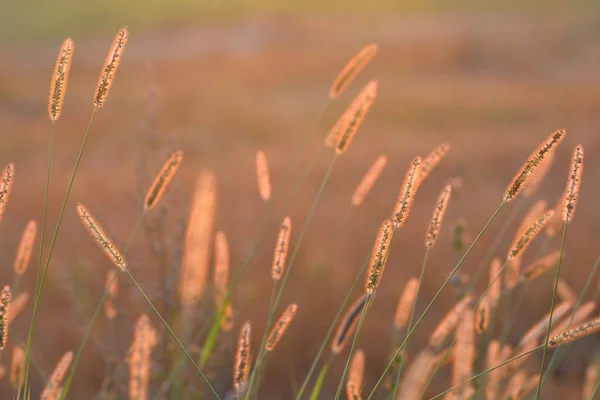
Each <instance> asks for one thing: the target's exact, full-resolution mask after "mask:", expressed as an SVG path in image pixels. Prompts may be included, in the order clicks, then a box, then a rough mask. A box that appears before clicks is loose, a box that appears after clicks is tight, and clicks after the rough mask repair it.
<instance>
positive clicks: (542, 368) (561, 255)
mask: <svg viewBox="0 0 600 400" xmlns="http://www.w3.org/2000/svg"><path fill="white" fill-rule="evenodd" d="M568 225H569V218H568V217H567V219H566V221H565V223H564V227H563V234H562V240H561V244H560V255H559V256H558V266H557V267H556V279H555V280H554V292H553V293H552V303H551V305H550V317H549V318H548V329H546V339H545V340H544V352H543V353H542V365H541V366H540V381H539V383H538V387H537V391H536V394H535V399H536V400H539V398H540V394H541V393H542V385H543V383H544V382H543V380H544V379H543V378H544V363H545V361H546V353H547V352H548V340H549V339H550V331H551V329H552V316H553V314H554V305H555V303H556V292H557V289H558V280H559V279H560V268H561V266H562V259H563V253H564V250H565V239H566V237H567V226H568Z"/></svg>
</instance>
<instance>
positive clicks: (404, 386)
mask: <svg viewBox="0 0 600 400" xmlns="http://www.w3.org/2000/svg"><path fill="white" fill-rule="evenodd" d="M439 359H440V357H439V354H438V353H436V352H434V351H433V350H432V349H430V348H426V349H425V350H422V351H421V352H419V354H418V355H417V357H416V358H415V360H414V361H413V362H412V363H411V364H410V367H409V368H408V370H407V371H406V375H405V376H404V378H403V379H402V381H401V383H400V389H399V390H398V395H397V396H396V400H420V399H421V397H423V392H424V391H425V387H426V386H427V383H428V382H429V377H430V376H431V374H432V373H433V370H434V369H435V368H436V366H437V364H438V362H439Z"/></svg>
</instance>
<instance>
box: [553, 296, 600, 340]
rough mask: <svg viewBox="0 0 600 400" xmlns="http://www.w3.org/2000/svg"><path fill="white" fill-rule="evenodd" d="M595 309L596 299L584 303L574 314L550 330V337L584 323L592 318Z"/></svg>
mask: <svg viewBox="0 0 600 400" xmlns="http://www.w3.org/2000/svg"><path fill="white" fill-rule="evenodd" d="M594 311H596V302H595V301H594V300H592V301H588V302H587V303H584V304H582V305H581V306H580V307H579V308H578V309H577V310H576V311H575V312H573V315H571V317H570V318H565V319H564V320H563V321H562V322H561V323H560V324H558V325H557V326H556V327H555V328H554V329H553V330H552V331H551V332H550V337H554V336H558V335H560V334H561V333H563V332H565V331H567V330H569V328H571V327H573V326H577V325H579V324H582V323H583V322H584V321H586V320H587V319H589V318H590V316H591V315H592V314H593V313H594Z"/></svg>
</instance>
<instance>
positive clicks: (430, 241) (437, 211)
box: [425, 185, 452, 249]
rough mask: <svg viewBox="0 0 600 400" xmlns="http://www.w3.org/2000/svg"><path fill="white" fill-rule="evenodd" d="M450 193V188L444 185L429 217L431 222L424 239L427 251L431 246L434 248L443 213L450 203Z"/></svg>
mask: <svg viewBox="0 0 600 400" xmlns="http://www.w3.org/2000/svg"><path fill="white" fill-rule="evenodd" d="M451 193H452V186H451V185H446V187H444V189H442V192H441V193H440V195H439V197H438V199H437V202H436V203H435V207H434V209H433V214H432V215H431V221H430V222H429V228H427V236H426V237H425V247H427V248H428V249H431V248H433V246H435V242H436V241H437V237H438V235H439V233H440V227H441V226H442V221H443V220H444V213H445V212H446V208H447V207H448V202H449V201H450V194H451Z"/></svg>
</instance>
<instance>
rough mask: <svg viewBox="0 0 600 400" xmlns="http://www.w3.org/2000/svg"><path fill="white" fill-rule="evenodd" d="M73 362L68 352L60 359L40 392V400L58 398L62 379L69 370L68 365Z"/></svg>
mask: <svg viewBox="0 0 600 400" xmlns="http://www.w3.org/2000/svg"><path fill="white" fill-rule="evenodd" d="M72 360H73V352H72V351H68V352H66V353H65V354H63V356H62V357H61V358H60V360H59V361H58V363H57V364H56V366H55V367H54V370H53V371H52V374H50V377H49V378H48V383H46V387H45V388H44V390H43V391H42V394H41V399H42V400H56V399H57V398H59V397H60V393H61V389H60V386H61V384H62V381H63V379H64V378H65V374H66V373H67V370H68V369H69V365H70V364H71V361H72Z"/></svg>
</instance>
